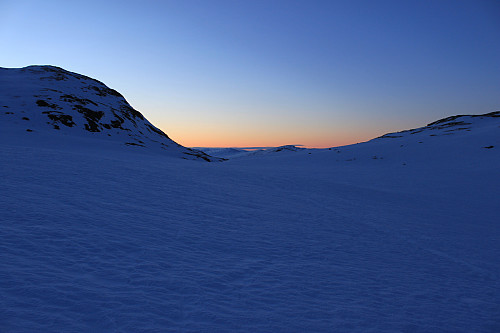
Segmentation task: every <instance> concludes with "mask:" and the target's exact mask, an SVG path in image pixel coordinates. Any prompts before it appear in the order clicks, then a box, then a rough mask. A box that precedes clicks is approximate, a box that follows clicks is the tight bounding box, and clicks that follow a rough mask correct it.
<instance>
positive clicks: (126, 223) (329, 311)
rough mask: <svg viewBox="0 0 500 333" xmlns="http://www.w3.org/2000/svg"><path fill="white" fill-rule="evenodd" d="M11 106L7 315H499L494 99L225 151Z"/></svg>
mask: <svg viewBox="0 0 500 333" xmlns="http://www.w3.org/2000/svg"><path fill="white" fill-rule="evenodd" d="M0 108H1V103H0ZM11 109H12V108H11ZM8 112H11V111H8ZM0 116H1V118H0V121H1V122H0V179H1V180H0V193H1V195H0V207H1V215H0V331H2V332H63V331H64V332H165V331H169V332H498V331H500V319H499V318H500V284H499V282H500V260H499V258H500V224H499V223H500V219H499V207H500V206H499V202H500V201H499V198H500V154H499V149H500V117H499V116H500V113H499V112H496V113H491V114H488V115H483V116H475V117H470V116H463V117H458V118H454V119H448V120H444V121H442V122H440V123H438V124H434V125H432V124H430V125H429V126H427V127H423V128H421V129H416V130H413V131H406V132H401V133H392V134H390V135H386V136H384V137H381V138H377V139H374V140H372V141H369V142H366V143H361V144H357V145H351V146H345V147H338V148H331V149H299V150H294V149H275V150H274V151H270V152H268V153H260V154H250V155H245V156H239V157H238V158H234V159H230V160H228V161H225V162H214V163H207V162H205V161H204V160H203V159H199V160H185V159H182V158H180V157H181V156H182V154H178V153H176V154H163V153H162V151H163V150H162V149H155V148H154V147H153V145H152V146H151V147H149V146H147V147H142V146H130V145H124V144H122V143H121V142H120V141H119V140H114V139H113V140H106V138H105V137H103V136H99V135H94V134H88V135H74V136H73V135H70V132H67V131H66V132H62V131H60V130H59V131H58V130H55V131H54V130H52V129H51V130H49V129H46V130H44V129H43V127H41V126H39V127H37V128H38V130H35V131H32V132H28V131H26V130H25V129H24V128H21V127H20V126H21V125H15V124H13V123H11V122H9V121H8V119H12V118H8V117H10V116H16V115H15V114H14V115H13V114H8V115H0ZM6 119H7V120H6ZM16 119H17V118H16ZM16 122H17V123H18V124H24V123H23V122H22V121H21V120H20V119H18V120H16ZM460 128H461V129H460ZM420 130H421V131H420ZM143 141H144V140H143ZM176 149H178V150H176V151H177V152H178V151H179V149H181V148H178V147H177V148H176ZM200 156H203V155H200Z"/></svg>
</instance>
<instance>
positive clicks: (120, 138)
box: [0, 66, 220, 161]
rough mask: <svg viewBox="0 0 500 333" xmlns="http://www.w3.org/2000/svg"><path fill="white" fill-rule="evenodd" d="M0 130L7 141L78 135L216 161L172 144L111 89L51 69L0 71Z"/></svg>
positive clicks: (73, 136) (93, 141)
mask: <svg viewBox="0 0 500 333" xmlns="http://www.w3.org/2000/svg"><path fill="white" fill-rule="evenodd" d="M0 126H1V127H0V130H1V131H4V132H6V131H9V133H10V134H9V135H8V137H21V139H22V140H27V141H40V140H42V141H43V140H47V137H49V138H52V139H53V141H56V142H57V141H66V140H72V139H74V138H75V137H78V138H79V142H83V143H84V144H87V145H99V144H100V143H99V142H100V141H103V140H104V141H107V142H115V143H118V144H120V145H127V146H132V147H135V148H137V147H142V148H146V149H148V150H152V151H159V152H161V153H163V154H167V155H174V156H179V157H183V158H188V159H203V160H207V161H210V160H220V159H216V158H211V157H210V156H207V155H206V154H204V153H202V152H200V151H196V150H192V149H189V148H185V147H182V146H180V145H178V144H177V143H175V142H174V141H172V140H171V139H170V138H169V137H168V136H167V135H166V134H165V133H163V132H162V131H161V130H160V129H158V128H156V127H155V126H153V125H152V124H151V123H150V122H149V121H148V120H147V119H145V118H144V116H143V115H142V114H141V113H140V112H138V111H136V110H135V109H134V108H132V107H131V106H130V105H129V104H128V103H127V101H126V100H125V98H124V97H123V96H122V95H121V94H120V93H118V92H117V91H116V90H113V89H110V88H108V87H107V86H106V85H104V84H103V83H101V82H99V81H97V80H95V79H92V78H89V77H86V76H84V75H80V74H77V73H72V72H69V71H66V70H64V69H62V68H58V67H54V66H29V67H25V68H0ZM23 134H24V135H23ZM83 138H85V139H89V140H90V141H85V140H84V141H82V140H81V139H83ZM77 141H78V139H77Z"/></svg>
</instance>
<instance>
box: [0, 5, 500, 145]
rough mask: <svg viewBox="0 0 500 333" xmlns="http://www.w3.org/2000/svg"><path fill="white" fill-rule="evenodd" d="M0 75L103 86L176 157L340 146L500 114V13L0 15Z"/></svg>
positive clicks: (190, 9)
mask: <svg viewBox="0 0 500 333" xmlns="http://www.w3.org/2000/svg"><path fill="white" fill-rule="evenodd" d="M0 45H2V52H0V66H2V67H24V66H27V65H31V64H52V65H57V66H60V67H63V68H65V69H68V70H71V71H75V72H78V73H82V74H85V75H88V76H91V77H94V78H96V79H99V80H101V81H103V82H104V83H105V84H107V85H108V86H110V87H112V88H114V89H117V90H118V91H120V92H121V93H122V94H123V95H124V96H125V97H126V98H127V100H128V101H129V102H130V103H131V104H132V106H134V107H135V108H136V109H138V110H139V111H141V112H142V113H143V114H144V115H145V116H146V117H147V118H148V119H149V120H150V121H151V122H153V123H154V124H155V125H156V126H158V127H160V128H161V129H162V130H164V131H165V132H166V133H167V134H168V135H169V136H171V137H172V138H173V139H174V140H176V141H178V142H179V143H181V144H183V145H186V146H276V145H283V144H304V145H306V146H313V147H328V146H337V145H342V144H348V143H355V142H359V141H364V140H367V139H370V138H372V137H374V136H378V135H381V134H384V133H386V132H389V131H395V130H402V129H406V128H411V127H418V126H422V125H425V124H426V123H428V122H431V121H433V120H437V119H439V118H442V117H445V116H449V115H454V114H470V113H486V112H491V111H495V110H499V109H500V61H499V60H498V59H499V56H498V55H499V54H500V2H498V1H494V0H482V1H480V0H476V1H473V0H470V1H460V0H453V1H447V0H433V1H425V0H423V1H403V0H400V1H356V0H352V1H334V0H330V1H305V0H304V1H293V0H288V1H279V0H274V1H273V0H268V1H236V0H235V1H229V0H228V1H216V0H213V1H209V0H205V1H190V0H183V1H92V0H88V1H56V0H46V1H24V0H16V1H9V0H7V1H5V0H4V1H0Z"/></svg>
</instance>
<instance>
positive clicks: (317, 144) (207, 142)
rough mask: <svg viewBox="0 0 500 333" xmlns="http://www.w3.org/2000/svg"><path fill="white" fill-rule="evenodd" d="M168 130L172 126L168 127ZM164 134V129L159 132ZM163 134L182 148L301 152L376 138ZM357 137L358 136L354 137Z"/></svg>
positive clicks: (204, 132)
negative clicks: (286, 148) (292, 148)
mask: <svg viewBox="0 0 500 333" xmlns="http://www.w3.org/2000/svg"><path fill="white" fill-rule="evenodd" d="M169 127H171V126H169ZM162 130H163V129H162ZM164 132H165V133H166V134H167V135H168V136H169V137H170V138H171V139H172V140H174V141H175V142H177V143H179V144H181V145H183V146H185V147H207V148H229V147H234V148H238V147H241V148H243V147H278V146H284V145H297V146H301V147H304V148H330V147H340V146H345V145H350V144H355V143H359V142H364V141H367V140H370V139H372V138H374V137H376V136H378V135H370V134H364V135H356V136H354V135H353V133H336V135H329V136H327V137H326V138H325V136H324V135H321V133H301V134H302V135H300V136H299V135H297V136H296V138H292V137H293V136H294V135H291V134H290V133H284V132H282V133H280V132H276V133H259V134H257V135H256V134H255V133H248V132H247V131H243V130H242V131H241V132H239V133H238V132H235V131H228V132H226V131H221V130H219V131H209V130H201V129H197V130H196V129H193V128H190V129H187V128H186V129H179V128H177V129H172V128H170V129H168V130H164ZM357 134H359V133H357Z"/></svg>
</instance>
